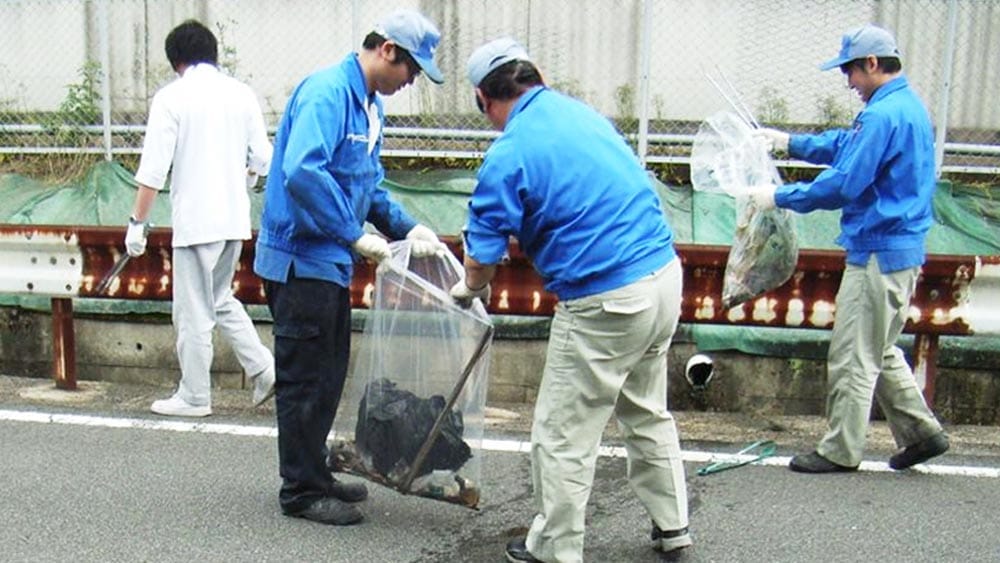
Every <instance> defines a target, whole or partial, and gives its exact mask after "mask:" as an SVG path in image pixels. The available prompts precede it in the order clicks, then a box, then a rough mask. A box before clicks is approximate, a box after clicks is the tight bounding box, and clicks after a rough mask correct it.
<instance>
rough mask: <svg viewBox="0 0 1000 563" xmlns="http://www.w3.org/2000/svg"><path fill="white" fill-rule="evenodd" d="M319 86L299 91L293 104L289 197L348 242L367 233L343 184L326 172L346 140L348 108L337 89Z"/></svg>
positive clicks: (287, 162)
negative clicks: (294, 105) (339, 98)
mask: <svg viewBox="0 0 1000 563" xmlns="http://www.w3.org/2000/svg"><path fill="white" fill-rule="evenodd" d="M319 86H320V87H313V88H311V90H312V91H309V92H300V94H299V96H298V99H299V103H298V104H297V105H296V107H294V108H292V109H293V111H295V119H294V121H293V122H292V126H291V129H290V130H289V132H288V142H287V143H286V147H285V155H284V159H283V162H282V171H283V172H284V174H285V178H286V184H287V186H286V187H287V189H288V194H289V197H291V199H292V200H293V201H294V202H295V204H296V206H297V207H298V212H299V213H301V214H303V215H304V217H303V219H304V220H306V221H307V222H309V223H312V224H313V225H315V227H316V229H318V230H319V231H320V232H321V233H323V234H324V235H326V236H329V237H331V238H333V239H334V240H336V241H337V242H338V244H341V245H342V246H350V245H351V243H353V242H354V241H356V240H358V239H359V238H361V235H362V234H364V231H362V229H361V221H359V220H358V218H357V217H356V216H355V213H354V208H353V206H352V205H351V202H350V199H349V197H348V195H347V194H346V193H345V192H344V189H343V187H342V186H340V184H338V183H337V181H336V180H335V179H334V177H333V175H332V174H331V173H330V172H329V170H327V163H328V162H330V160H331V159H332V158H333V154H334V151H335V150H336V148H337V146H338V145H339V144H340V143H342V142H343V141H344V138H345V133H344V131H346V127H347V126H346V121H347V119H346V111H347V109H346V105H345V101H343V100H338V99H337V96H338V91H337V90H333V91H331V90H329V89H327V88H323V87H321V86H323V85H322V84H321V85H319ZM341 94H347V95H349V94H348V93H346V92H341Z"/></svg>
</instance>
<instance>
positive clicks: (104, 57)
mask: <svg viewBox="0 0 1000 563" xmlns="http://www.w3.org/2000/svg"><path fill="white" fill-rule="evenodd" d="M108 1H109V0H101V1H100V3H99V4H98V8H97V34H98V36H99V41H98V43H99V48H100V50H101V116H102V125H103V130H104V160H106V161H108V162H110V161H111V72H110V67H111V40H110V38H109V37H108V34H109V33H110V28H111V26H110V25H109V22H108Z"/></svg>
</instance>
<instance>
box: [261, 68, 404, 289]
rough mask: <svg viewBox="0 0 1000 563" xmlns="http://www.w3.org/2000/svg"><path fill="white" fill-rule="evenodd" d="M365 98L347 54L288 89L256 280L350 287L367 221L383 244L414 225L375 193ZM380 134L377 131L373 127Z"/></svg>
mask: <svg viewBox="0 0 1000 563" xmlns="http://www.w3.org/2000/svg"><path fill="white" fill-rule="evenodd" d="M370 104H375V109H377V115H378V119H379V122H380V123H381V122H382V121H384V113H383V108H382V100H381V99H380V98H379V97H378V96H377V95H371V96H370V95H369V94H368V89H367V86H366V83H365V77H364V74H363V73H362V70H361V64H360V61H359V60H358V56H357V54H355V53H352V54H351V55H348V56H347V58H345V59H344V61H343V62H341V63H340V64H339V65H337V66H334V67H330V68H327V69H325V70H321V71H319V72H316V73H315V74H312V75H310V76H308V77H307V78H306V79H305V80H303V81H302V83H300V84H299V85H298V87H297V88H295V91H294V92H292V95H291V97H290V98H289V100H288V104H287V106H286V107H285V113H284V115H283V116H282V118H281V124H280V125H279V127H278V132H277V134H276V135H275V139H274V156H273V158H272V160H271V169H270V173H269V174H268V177H267V185H266V188H265V197H264V213H263V216H262V218H261V222H260V232H259V233H258V237H257V247H256V257H255V260H254V271H255V272H256V273H257V275H259V276H261V277H262V278H264V279H269V280H272V281H278V282H285V281H287V277H288V272H289V269H290V268H291V267H292V266H294V267H295V275H296V277H300V278H314V279H322V280H327V281H331V282H334V283H336V284H339V285H341V286H343V287H348V286H350V282H351V276H352V275H353V260H354V255H353V253H352V251H351V244H352V243H353V242H354V241H356V240H357V239H358V238H360V237H361V235H362V234H363V233H364V230H363V225H364V222H365V221H369V222H370V223H371V224H372V225H374V226H375V227H376V228H377V229H378V230H379V231H380V232H382V233H384V234H386V235H387V236H389V237H390V238H391V239H399V238H403V237H405V236H406V233H407V232H409V230H410V229H411V228H413V227H414V226H415V225H416V221H414V220H413V218H412V217H410V216H409V215H408V214H407V213H406V212H405V211H403V209H402V207H400V206H399V205H398V204H397V203H395V202H394V201H392V200H391V199H390V198H389V193H388V192H387V191H386V190H385V188H383V187H381V182H382V179H383V178H384V177H385V169H384V168H383V167H382V164H381V163H380V162H379V155H380V152H381V147H382V135H381V133H379V138H378V139H376V140H375V142H374V146H373V148H372V149H369V137H368V136H369V123H368V113H367V111H368V108H369V105H370ZM379 131H381V128H379Z"/></svg>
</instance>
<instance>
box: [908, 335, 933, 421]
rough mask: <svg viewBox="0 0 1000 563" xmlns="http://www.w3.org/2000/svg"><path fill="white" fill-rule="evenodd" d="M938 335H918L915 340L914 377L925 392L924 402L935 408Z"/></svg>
mask: <svg viewBox="0 0 1000 563" xmlns="http://www.w3.org/2000/svg"><path fill="white" fill-rule="evenodd" d="M937 357H938V335H936V334H917V335H916V336H915V337H914V339H913V376H914V379H916V380H917V386H918V387H922V388H923V391H924V401H926V402H927V406H928V407H931V408H934V385H935V381H934V380H935V379H936V378H937Z"/></svg>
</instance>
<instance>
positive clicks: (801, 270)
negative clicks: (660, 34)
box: [0, 225, 1000, 403]
mask: <svg viewBox="0 0 1000 563" xmlns="http://www.w3.org/2000/svg"><path fill="white" fill-rule="evenodd" d="M124 236H125V229H124V228H122V227H83V226H61V225H0V264H3V267H2V270H0V293H16V294H32V295H43V296H49V297H51V299H52V323H53V325H52V326H53V330H52V338H53V378H54V380H55V383H56V386H57V387H59V388H61V389H69V390H72V389H76V364H75V341H74V336H73V298H110V299H136V300H170V298H171V277H170V272H171V267H170V260H171V247H170V238H171V231H170V229H163V228H160V229H153V230H152V232H151V233H150V235H149V243H148V246H147V250H146V254H144V255H143V256H141V257H139V258H136V259H133V260H132V261H131V262H129V264H128V266H127V267H126V268H125V269H124V270H123V271H122V272H121V274H120V275H119V276H118V278H117V279H116V280H114V281H113V282H112V283H111V285H110V287H109V288H108V290H107V291H106V292H105V294H103V295H98V294H97V292H96V288H97V285H98V284H99V283H100V281H101V279H102V278H103V277H104V275H105V274H106V273H107V272H108V271H110V270H111V268H112V266H113V265H114V263H115V261H116V260H117V259H118V258H119V257H120V256H121V253H122V251H123V250H122V241H123V240H124ZM444 240H445V242H446V243H447V244H448V246H449V247H450V248H451V250H452V251H453V252H455V253H456V255H459V256H461V252H462V248H461V244H460V242H459V241H458V239H457V238H454V237H444ZM677 251H678V254H679V255H680V257H681V261H682V262H683V264H684V296H683V303H682V305H681V321H682V322H686V323H704V324H721V325H744V326H768V327H782V328H812V329H830V328H831V327H832V326H833V320H834V315H835V310H834V308H835V307H834V302H835V296H836V294H837V289H838V288H839V286H840V279H841V275H842V272H843V266H844V259H843V253H842V252H839V251H825V250H801V251H800V253H799V260H798V265H797V267H796V271H795V273H794V274H793V275H792V277H791V279H790V280H789V281H788V282H786V283H785V284H784V285H782V286H781V287H779V288H777V289H775V290H773V291H771V292H768V293H766V294H764V295H762V296H760V297H758V298H756V299H754V300H752V301H750V302H747V303H744V304H743V305H740V306H738V307H733V308H731V309H728V310H726V309H723V308H722V306H721V303H722V297H721V296H722V283H723V274H724V273H725V268H726V260H727V257H728V253H729V247H727V246H716V245H685V244H679V245H677ZM253 256H254V241H253V240H250V241H246V242H245V243H244V246H243V254H242V256H241V258H240V263H239V266H238V267H237V271H236V276H235V278H234V280H233V290H234V293H235V295H236V297H237V298H238V299H239V300H240V301H242V302H244V303H253V304H263V303H265V302H266V301H265V297H264V288H263V283H262V281H261V279H260V278H258V277H257V276H256V275H255V274H254V273H253ZM374 276H375V274H374V268H373V267H372V266H371V265H370V264H367V263H365V264H359V265H358V267H357V269H356V272H355V276H354V281H353V283H352V285H351V305H352V307H355V308H367V307H368V306H369V305H370V303H371V291H372V289H373V287H374ZM555 304H556V298H555V296H554V295H552V294H550V293H548V292H546V291H544V289H543V287H542V280H541V278H539V277H538V274H537V273H536V272H535V270H534V267H533V266H532V265H531V263H530V261H529V260H528V259H527V257H526V256H525V255H524V254H523V253H522V252H521V251H520V248H519V247H518V246H517V244H516V243H512V245H511V248H510V260H509V261H508V262H505V263H504V264H503V265H501V266H500V267H499V268H498V269H497V275H496V278H495V279H494V282H493V292H492V298H491V302H490V304H489V306H488V310H489V311H490V312H491V313H496V314H508V315H535V316H549V315H551V314H552V312H553V310H554V307H555ZM904 331H905V332H907V333H911V334H914V335H915V343H914V371H915V372H916V373H917V374H918V376H920V377H922V378H923V380H924V381H925V385H924V394H925V396H926V397H927V400H928V402H929V403H933V399H934V380H935V376H936V360H937V353H938V337H939V336H941V335H972V334H1000V256H966V255H930V256H928V259H927V263H926V264H925V265H924V267H923V270H922V274H921V276H920V279H919V281H918V283H917V289H916V291H915V292H914V295H913V298H912V300H911V303H910V315H909V319H908V321H907V323H906V327H905V328H904Z"/></svg>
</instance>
